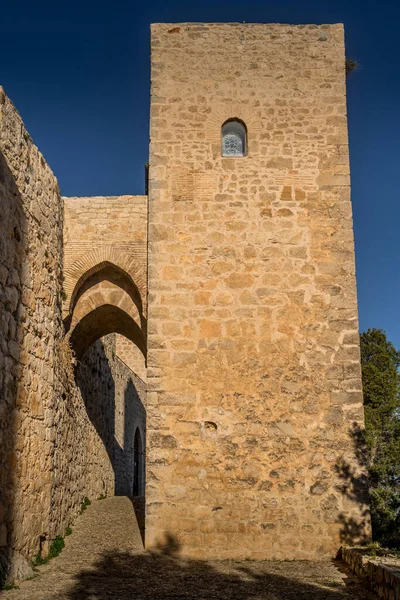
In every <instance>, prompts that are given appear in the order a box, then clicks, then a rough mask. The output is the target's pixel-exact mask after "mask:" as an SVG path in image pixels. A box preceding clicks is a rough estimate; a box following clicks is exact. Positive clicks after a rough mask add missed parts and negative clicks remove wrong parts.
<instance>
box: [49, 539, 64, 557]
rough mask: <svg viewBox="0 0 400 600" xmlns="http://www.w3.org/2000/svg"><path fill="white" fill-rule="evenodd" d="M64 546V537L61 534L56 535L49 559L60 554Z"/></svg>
mask: <svg viewBox="0 0 400 600" xmlns="http://www.w3.org/2000/svg"><path fill="white" fill-rule="evenodd" d="M64 546H65V543H64V538H63V537H62V536H61V535H58V536H57V537H56V539H55V540H53V541H52V542H51V545H50V550H49V555H48V557H47V560H50V558H55V557H56V556H58V555H59V554H60V552H61V550H62V549H63V548H64Z"/></svg>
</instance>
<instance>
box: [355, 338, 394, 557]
mask: <svg viewBox="0 0 400 600" xmlns="http://www.w3.org/2000/svg"><path fill="white" fill-rule="evenodd" d="M360 340H361V364H362V380H363V392H364V407H365V426H366V443H367V450H368V469H369V486H370V499H371V519H372V531H373V537H374V540H375V542H379V544H382V546H386V547H387V548H399V549H400V375H399V372H398V369H399V366H400V352H399V351H398V350H396V348H395V347H394V346H393V344H392V343H391V342H389V341H388V340H387V338H386V334H385V332H384V331H382V330H380V329H368V331H366V332H364V333H362V334H361V336H360Z"/></svg>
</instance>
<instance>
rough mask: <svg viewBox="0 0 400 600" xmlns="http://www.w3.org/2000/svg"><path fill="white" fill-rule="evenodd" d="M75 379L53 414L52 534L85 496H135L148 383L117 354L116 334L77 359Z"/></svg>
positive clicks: (74, 513) (70, 517) (61, 529)
mask: <svg viewBox="0 0 400 600" xmlns="http://www.w3.org/2000/svg"><path fill="white" fill-rule="evenodd" d="M76 384H77V387H75V385H71V386H69V388H68V387H67V390H66V393H64V394H63V395H61V398H60V401H59V402H58V403H57V407H56V410H55V415H54V422H55V423H58V424H59V426H58V427H57V428H56V431H55V436H56V437H55V444H54V458H53V471H54V476H55V479H54V486H53V490H52V505H53V509H52V525H53V527H52V530H51V533H50V539H54V537H55V536H56V535H58V534H59V533H60V532H64V531H65V528H66V527H67V526H68V525H70V524H71V522H72V521H73V519H74V518H75V517H76V516H77V514H79V510H80V504H81V502H82V499H83V498H84V497H85V496H86V497H88V498H89V499H93V498H98V497H100V496H101V495H104V496H112V495H114V494H116V495H132V491H133V471H134V469H133V458H134V457H133V440H134V434H135V431H136V428H137V427H139V429H140V431H141V433H142V435H143V432H144V431H145V427H146V409H145V388H144V384H143V382H142V381H141V380H140V379H139V378H138V377H137V376H136V375H135V374H134V373H133V372H132V371H131V370H130V369H129V368H128V367H127V366H126V365H125V364H124V363H123V362H122V361H121V360H120V359H119V358H118V357H117V356H116V336H115V335H114V334H112V335H109V336H107V337H105V338H102V339H101V340H98V341H97V342H95V344H93V345H92V346H91V347H90V348H89V350H88V351H87V352H86V354H85V355H84V357H83V358H82V359H81V360H80V361H79V363H78V365H77V369H76ZM60 424H62V426H60Z"/></svg>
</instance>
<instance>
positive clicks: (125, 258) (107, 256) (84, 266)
mask: <svg viewBox="0 0 400 600" xmlns="http://www.w3.org/2000/svg"><path fill="white" fill-rule="evenodd" d="M106 265H111V266H114V267H115V268H117V269H119V270H120V271H122V272H124V273H125V274H126V276H127V277H128V278H129V279H130V280H131V281H132V283H133V284H134V285H135V286H136V287H137V289H138V292H139V295H140V297H141V299H142V302H143V300H144V299H145V298H146V280H147V273H146V269H145V267H144V266H143V265H142V264H140V263H139V262H138V261H137V259H136V258H134V257H133V256H132V255H129V254H127V253H125V252H123V251H120V250H117V249H115V248H114V247H112V246H102V247H101V248H96V249H94V250H92V251H90V252H87V253H86V254H84V255H83V256H82V257H80V258H79V259H78V260H76V261H75V262H74V263H73V264H72V265H70V266H69V267H67V268H66V269H65V271H64V278H65V279H64V291H65V294H66V296H67V298H66V301H65V304H64V310H63V313H64V316H65V315H67V314H69V313H71V310H72V308H73V302H74V299H75V297H76V294H77V293H78V290H79V288H80V287H81V285H82V284H83V283H84V282H85V281H86V279H88V278H89V277H90V276H91V275H93V274H94V273H95V272H96V271H99V270H100V269H102V268H103V267H105V266H106Z"/></svg>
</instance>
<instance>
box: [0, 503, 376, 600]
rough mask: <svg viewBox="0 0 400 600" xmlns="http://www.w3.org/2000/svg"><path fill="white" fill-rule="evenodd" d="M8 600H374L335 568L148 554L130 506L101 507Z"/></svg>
mask: <svg viewBox="0 0 400 600" xmlns="http://www.w3.org/2000/svg"><path fill="white" fill-rule="evenodd" d="M0 594H1V598H2V599H3V597H4V600H56V599H57V600H110V599H113V600H159V599H160V600H161V599H166V600H182V599H191V598H193V599H196V600H306V599H307V600H308V599H310V598H312V599H313V600H375V599H376V596H375V595H374V594H372V593H371V592H369V591H368V590H367V589H366V588H365V587H364V585H363V584H361V583H360V582H359V581H358V580H357V579H356V578H355V577H353V576H352V575H350V574H349V572H348V571H347V570H346V568H345V567H344V565H343V564H342V563H337V562H333V561H324V562H318V563H316V562H308V561H294V562H283V561H197V560H193V559H180V558H176V557H173V556H171V555H167V554H157V555H155V554H150V553H148V552H145V551H144V550H143V545H142V541H141V536H140V532H139V528H138V526H137V521H136V518H135V513H134V510H133V506H132V503H131V501H130V500H129V499H128V498H123V497H116V498H109V499H106V500H101V501H97V502H94V503H93V504H92V505H91V506H89V507H88V509H87V510H86V511H85V513H84V514H83V515H82V516H81V517H80V518H79V519H78V521H77V523H76V524H75V526H74V528H73V534H72V535H71V536H69V537H67V538H66V545H65V549H64V550H63V552H62V553H61V554H60V556H59V557H57V558H55V559H53V560H51V561H50V562H49V563H48V564H47V565H44V566H42V567H39V569H38V571H37V573H36V575H35V577H34V579H31V580H29V581H25V582H23V583H21V584H20V585H19V589H13V590H10V591H3V592H1V593H0Z"/></svg>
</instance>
